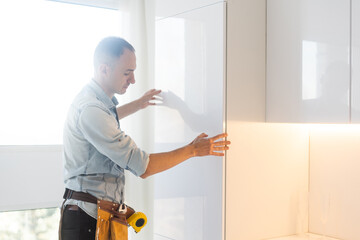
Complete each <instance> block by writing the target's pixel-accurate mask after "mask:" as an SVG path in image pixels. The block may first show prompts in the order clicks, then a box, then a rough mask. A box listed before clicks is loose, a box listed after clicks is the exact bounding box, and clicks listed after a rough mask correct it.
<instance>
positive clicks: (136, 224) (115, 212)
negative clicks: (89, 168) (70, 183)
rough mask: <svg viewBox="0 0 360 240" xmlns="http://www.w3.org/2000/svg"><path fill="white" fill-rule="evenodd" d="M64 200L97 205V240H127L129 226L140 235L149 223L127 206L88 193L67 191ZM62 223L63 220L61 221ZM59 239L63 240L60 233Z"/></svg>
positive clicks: (143, 216) (140, 214)
mask: <svg viewBox="0 0 360 240" xmlns="http://www.w3.org/2000/svg"><path fill="white" fill-rule="evenodd" d="M64 199H65V200H64V203H65V201H66V199H76V200H80V201H85V202H90V203H95V204H97V211H98V215H97V225H96V235H95V239H96V240H127V239H128V226H129V225H130V226H132V227H133V228H134V230H135V232H136V233H138V232H139V231H140V230H141V229H142V228H143V227H144V226H145V224H146V222H147V219H146V216H145V214H143V213H141V212H135V211H134V209H132V208H131V207H129V206H127V205H125V204H118V203H113V202H110V201H105V200H99V199H96V198H95V197H94V196H92V195H90V194H88V193H83V192H76V191H73V190H70V189H66V190H65V193H64ZM64 203H63V205H64ZM62 211H63V207H62ZM61 215H62V214H61ZM61 218H62V216H61ZM61 222H62V220H60V223H61ZM60 228H61V227H60ZM59 239H61V233H60V231H59Z"/></svg>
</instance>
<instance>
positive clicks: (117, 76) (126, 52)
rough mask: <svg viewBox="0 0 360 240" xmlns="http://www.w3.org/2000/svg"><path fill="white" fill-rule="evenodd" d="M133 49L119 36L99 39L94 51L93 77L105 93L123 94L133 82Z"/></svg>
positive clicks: (134, 60) (134, 66)
mask: <svg viewBox="0 0 360 240" xmlns="http://www.w3.org/2000/svg"><path fill="white" fill-rule="evenodd" d="M135 68H136V57H135V49H134V47H133V46H131V44H130V43H128V42H127V41H126V40H124V39H122V38H119V37H107V38H105V39H103V40H102V41H100V43H99V44H98V46H97V47H96V49H95V53H94V78H95V80H96V81H97V82H98V83H99V84H100V86H101V87H102V88H103V90H104V91H105V93H106V94H107V95H108V96H110V97H112V96H113V95H114V93H118V94H124V93H125V92H126V89H127V87H128V86H129V85H130V84H134V83H135V78H134V71H135Z"/></svg>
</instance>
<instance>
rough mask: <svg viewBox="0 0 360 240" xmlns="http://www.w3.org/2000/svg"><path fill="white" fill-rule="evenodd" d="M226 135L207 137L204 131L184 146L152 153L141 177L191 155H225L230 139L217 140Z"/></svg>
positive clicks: (168, 167) (174, 164)
mask: <svg viewBox="0 0 360 240" xmlns="http://www.w3.org/2000/svg"><path fill="white" fill-rule="evenodd" d="M226 136H227V134H226V133H223V134H219V135H217V136H215V137H212V138H207V135H206V134H205V133H202V134H200V135H199V136H198V137H197V138H196V139H195V140H194V141H192V142H191V143H190V144H189V145H186V146H184V147H182V148H179V149H176V150H173V151H170V152H164V153H154V154H150V156H149V158H150V160H149V164H148V167H147V169H146V171H145V173H144V174H143V175H141V178H147V177H149V176H151V175H154V174H156V173H159V172H162V171H165V170H168V169H170V168H172V167H174V166H176V165H178V164H179V163H182V162H184V161H185V160H187V159H189V158H191V157H200V156H208V155H214V156H224V153H223V151H225V150H228V149H229V147H228V146H227V145H229V144H230V141H217V142H216V140H218V139H222V138H225V137H226Z"/></svg>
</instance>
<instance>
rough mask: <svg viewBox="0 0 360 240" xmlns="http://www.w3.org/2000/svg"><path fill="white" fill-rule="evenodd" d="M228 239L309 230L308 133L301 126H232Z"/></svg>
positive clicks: (249, 239)
mask: <svg viewBox="0 0 360 240" xmlns="http://www.w3.org/2000/svg"><path fill="white" fill-rule="evenodd" d="M228 132H229V139H231V141H232V144H231V149H230V150H229V151H228V153H227V167H226V176H227V177H226V239H227V240H235V239H236V240H259V239H267V238H272V237H280V236H287V235H292V234H296V233H300V232H306V231H307V225H308V224H307V223H308V222H307V219H308V218H307V191H308V140H309V138H308V131H307V129H306V127H304V126H301V125H290V124H268V123H241V122H233V121H230V122H228Z"/></svg>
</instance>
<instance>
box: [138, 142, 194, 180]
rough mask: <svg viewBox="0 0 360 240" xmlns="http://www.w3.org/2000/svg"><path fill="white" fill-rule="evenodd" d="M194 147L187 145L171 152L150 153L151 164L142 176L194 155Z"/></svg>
mask: <svg viewBox="0 0 360 240" xmlns="http://www.w3.org/2000/svg"><path fill="white" fill-rule="evenodd" d="M193 149H194V148H193V147H192V146H190V145H187V146H185V147H182V148H178V149H176V150H173V151H171V152H164V153H153V154H150V156H149V158H150V160H149V165H148V167H147V169H146V172H145V173H144V174H143V175H141V177H142V178H146V177H149V176H151V175H154V174H156V173H159V172H162V171H165V170H168V169H170V168H172V167H174V166H176V165H178V164H180V163H182V162H184V161H185V160H187V159H189V158H191V157H193V156H194V150H193Z"/></svg>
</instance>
